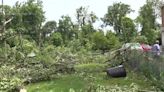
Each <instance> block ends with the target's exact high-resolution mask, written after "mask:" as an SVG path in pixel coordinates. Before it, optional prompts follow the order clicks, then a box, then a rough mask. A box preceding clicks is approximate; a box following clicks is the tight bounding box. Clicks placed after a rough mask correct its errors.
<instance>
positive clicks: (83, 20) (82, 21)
mask: <svg viewBox="0 0 164 92" xmlns="http://www.w3.org/2000/svg"><path fill="white" fill-rule="evenodd" d="M76 18H77V22H78V24H79V26H80V27H82V26H84V25H88V24H90V25H92V24H93V23H95V22H96V20H97V19H98V18H97V16H96V15H95V14H94V12H90V13H88V8H86V7H82V6H81V7H80V8H78V9H76Z"/></svg>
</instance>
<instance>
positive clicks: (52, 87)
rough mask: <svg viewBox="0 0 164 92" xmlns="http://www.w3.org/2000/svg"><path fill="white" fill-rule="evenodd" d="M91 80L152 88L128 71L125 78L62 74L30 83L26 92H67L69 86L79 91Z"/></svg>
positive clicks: (100, 74)
mask: <svg viewBox="0 0 164 92" xmlns="http://www.w3.org/2000/svg"><path fill="white" fill-rule="evenodd" d="M91 82H92V83H93V84H97V85H98V84H99V85H104V86H114V85H118V86H120V87H122V86H130V85H131V84H132V83H135V84H137V85H138V86H139V87H140V89H141V90H154V89H152V86H151V85H150V83H149V82H148V81H145V79H144V77H142V76H139V77H138V75H136V74H134V73H128V76H127V77H125V78H110V77H107V76H106V74H105V73H95V74H71V75H63V76H61V77H60V78H58V79H54V80H51V81H46V82H40V83H34V84H30V85H28V86H27V87H26V88H27V90H28V92H69V90H70V88H73V89H74V90H75V92H80V90H83V89H84V88H87V87H88V85H89V83H91Z"/></svg>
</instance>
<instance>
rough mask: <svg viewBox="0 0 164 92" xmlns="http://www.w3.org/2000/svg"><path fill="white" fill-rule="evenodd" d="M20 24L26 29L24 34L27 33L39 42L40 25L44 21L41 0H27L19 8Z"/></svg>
mask: <svg viewBox="0 0 164 92" xmlns="http://www.w3.org/2000/svg"><path fill="white" fill-rule="evenodd" d="M20 14H21V15H22V24H23V26H24V28H25V29H26V30H27V32H25V33H24V34H27V35H29V36H30V37H32V38H33V39H34V40H36V41H37V42H38V44H39V42H40V37H41V25H42V23H43V22H44V21H45V16H44V11H43V6H42V1H40V0H28V1H27V2H25V3H23V4H22V6H21V9H20Z"/></svg>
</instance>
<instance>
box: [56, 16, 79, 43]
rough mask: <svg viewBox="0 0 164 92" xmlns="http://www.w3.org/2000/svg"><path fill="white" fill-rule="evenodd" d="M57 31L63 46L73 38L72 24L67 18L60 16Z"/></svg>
mask: <svg viewBox="0 0 164 92" xmlns="http://www.w3.org/2000/svg"><path fill="white" fill-rule="evenodd" d="M58 25H59V26H58V28H57V31H58V32H60V33H61V35H62V38H63V42H64V44H66V43H67V41H69V40H71V39H72V38H73V37H75V35H76V33H75V31H74V30H73V28H74V24H73V22H72V20H71V18H70V17H69V16H62V17H61V19H60V20H59V24H58Z"/></svg>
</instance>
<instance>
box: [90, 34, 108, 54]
mask: <svg viewBox="0 0 164 92" xmlns="http://www.w3.org/2000/svg"><path fill="white" fill-rule="evenodd" d="M92 39H93V44H94V45H93V49H95V50H102V51H103V52H104V51H105V50H107V49H108V40H107V38H106V37H105V35H104V33H103V32H95V33H93V38H92Z"/></svg>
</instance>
